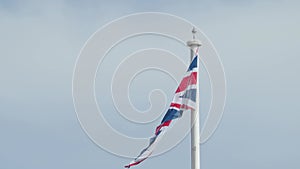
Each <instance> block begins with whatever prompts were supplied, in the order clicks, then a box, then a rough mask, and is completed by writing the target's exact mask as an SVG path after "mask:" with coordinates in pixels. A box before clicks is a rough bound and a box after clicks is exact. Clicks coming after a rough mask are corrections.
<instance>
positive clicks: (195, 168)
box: [187, 28, 201, 169]
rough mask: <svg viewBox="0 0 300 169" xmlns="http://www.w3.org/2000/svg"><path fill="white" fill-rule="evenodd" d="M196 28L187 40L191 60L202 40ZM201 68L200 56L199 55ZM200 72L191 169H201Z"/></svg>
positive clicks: (192, 135)
mask: <svg viewBox="0 0 300 169" xmlns="http://www.w3.org/2000/svg"><path fill="white" fill-rule="evenodd" d="M196 32H197V31H196V29H195V28H193V30H192V33H193V39H192V40H190V41H188V42H187V46H189V47H190V50H191V61H192V60H193V58H194V56H195V51H196V49H197V48H198V47H199V46H201V42H200V41H199V40H197V39H196V38H195V34H196ZM197 64H198V66H197V67H198V70H199V56H198V62H197ZM198 75H199V72H198V73H197V94H196V103H197V104H196V109H195V110H192V111H191V169H200V120H199V114H200V113H199V78H198Z"/></svg>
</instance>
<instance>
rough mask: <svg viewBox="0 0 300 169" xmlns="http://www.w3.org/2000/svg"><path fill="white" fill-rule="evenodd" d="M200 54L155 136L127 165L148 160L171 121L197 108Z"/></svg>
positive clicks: (179, 87) (187, 73)
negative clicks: (186, 111)
mask: <svg viewBox="0 0 300 169" xmlns="http://www.w3.org/2000/svg"><path fill="white" fill-rule="evenodd" d="M197 62H198V54H196V55H195V57H194V59H193V61H192V62H191V64H190V65H189V67H188V70H187V72H186V75H185V77H184V78H183V79H182V80H181V82H180V84H179V86H178V88H177V90H176V92H175V95H174V97H173V100H172V102H171V104H170V107H169V109H168V111H167V112H166V114H165V116H164V118H163V119H162V121H161V123H160V125H158V126H157V127H156V130H155V133H154V136H153V137H151V138H150V141H149V145H148V146H147V147H146V148H145V149H143V150H142V152H141V153H140V154H139V155H138V156H137V158H135V159H134V160H133V161H132V162H130V163H129V164H128V165H126V166H125V168H130V167H132V166H135V165H137V164H139V163H141V162H142V161H144V160H146V159H147V158H148V157H149V156H150V155H151V154H152V152H153V150H154V148H155V146H156V144H157V143H158V142H159V140H160V139H161V138H162V136H163V135H164V133H165V132H166V130H167V128H168V126H170V124H171V122H172V121H173V120H175V119H177V118H180V117H181V116H182V113H183V112H184V111H185V110H195V109H196V92H197V74H198V66H197V65H198V64H197Z"/></svg>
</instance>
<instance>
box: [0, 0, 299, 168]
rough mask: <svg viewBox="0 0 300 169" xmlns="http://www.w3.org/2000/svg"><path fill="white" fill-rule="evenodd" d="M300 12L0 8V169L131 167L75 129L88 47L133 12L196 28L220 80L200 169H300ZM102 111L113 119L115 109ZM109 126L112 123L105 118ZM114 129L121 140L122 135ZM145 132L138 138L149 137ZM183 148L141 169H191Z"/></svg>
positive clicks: (227, 6)
mask: <svg viewBox="0 0 300 169" xmlns="http://www.w3.org/2000/svg"><path fill="white" fill-rule="evenodd" d="M299 6H300V2H298V1H296V0H295V1H280V0H274V1H271V0H267V1H263V2H262V1H258V0H253V1H237V0H231V1H222V0H214V1H208V0H205V1H189V2H188V1H180V2H175V1H164V2H160V1H156V0H155V1H137V0H134V1H133V0H131V1H126V2H125V1H80V0H74V1H71V0H66V1H59V0H54V1H48V2H42V1H21V0H19V1H9V0H0V78H1V81H0V136H1V137H0V168H3V169H4V168H5V169H19V168H24V169H40V168H43V169H53V168H56V169H67V168H72V169H82V168H90V169H96V168H107V169H112V168H114V169H115V168H122V167H123V165H124V164H127V163H128V162H129V161H130V159H128V158H122V157H118V156H115V155H113V154H111V153H109V152H107V151H104V150H102V149H101V148H99V147H98V146H97V145H96V144H94V143H93V142H92V141H91V140H90V139H89V138H88V136H87V135H86V134H85V133H84V131H83V130H82V128H81V126H80V124H79V123H78V120H77V117H76V113H75V110H74V106H73V100H72V75H73V69H74V66H75V63H76V58H77V56H78V54H79V52H80V49H81V48H82V47H83V45H84V44H85V42H86V41H87V40H88V38H89V37H90V36H91V35H92V34H93V33H94V32H95V31H97V30H98V29H99V28H100V27H102V26H104V25H105V24H107V23H108V22H110V21H112V20H114V19H117V18H119V17H122V16H124V15H128V14H132V13H136V12H166V13H170V14H173V15H177V16H180V17H182V18H184V19H186V20H188V21H190V22H192V23H193V24H195V25H197V26H198V27H199V28H201V30H202V31H203V32H204V33H205V34H206V35H207V36H208V37H209V39H210V40H211V41H212V42H213V44H214V45H215V47H216V49H217V51H218V53H219V55H220V58H221V60H222V62H223V65H224V69H225V73H226V78H227V102H226V108H225V111H224V116H223V119H222V121H221V123H220V126H219V127H218V129H217V130H216V132H215V133H214V135H213V137H211V138H210V139H209V141H208V142H206V143H205V144H203V145H202V147H201V167H202V168H203V169H208V168H209V169H219V168H228V169H233V168H243V169H254V168H255V169H260V168H261V169H282V168H288V169H298V168H299V167H300V161H299V152H298V150H299V148H300V123H299V120H300V106H299V100H300V98H299V96H300V88H299V86H300V79H299V75H298V74H299V72H300V64H299V63H300V59H299V54H300V52H299V47H298V45H299V44H300V32H299V30H300V22H299V21H300V11H299ZM174 29H176V28H174ZM132 43H133V42H132ZM150 47H151V46H150ZM120 49H122V48H120ZM174 50H176V49H174ZM120 53H122V51H120ZM120 57H122V56H120ZM124 57H125V56H124ZM182 58H183V60H184V57H182ZM185 61H188V56H187V58H186V60H185ZM108 64H109V60H108ZM152 73H153V74H151V73H149V72H148V74H147V73H146V74H145V75H144V76H140V79H136V80H137V81H138V80H140V81H139V82H136V84H135V85H134V84H133V86H132V87H133V89H132V92H133V93H132V95H131V96H132V98H133V99H132V100H133V102H134V104H135V105H136V106H137V107H139V108H140V109H146V108H147V100H139V99H137V98H138V97H139V96H140V94H141V93H139V92H140V91H142V90H141V89H140V88H141V86H143V79H147V77H148V76H149V77H151V78H152V80H153V81H155V76H153V75H157V76H165V75H161V74H159V72H152ZM149 77H148V79H149ZM165 78H167V80H168V77H165ZM169 80H170V83H165V82H164V83H163V84H162V86H158V87H162V88H163V89H164V90H166V94H167V95H168V96H167V99H168V101H169V100H170V99H171V97H172V92H173V90H174V89H175V88H176V83H175V81H174V80H172V78H169ZM156 82H157V81H156ZM166 84H170V87H168V85H166ZM145 85H149V84H148V83H147V84H146V83H145ZM135 87H136V88H138V87H139V90H136V88H135ZM147 87H149V86H147ZM150 87H151V85H150ZM154 87H157V84H156V83H155V84H154ZM147 90H148V88H147ZM100 93H101V91H99V93H98V94H100ZM97 96H98V97H99V95H97ZM145 96H146V93H145ZM141 98H142V99H145V97H141ZM102 99H103V98H102ZM100 101H101V99H100ZM207 102H208V101H207ZM103 109H104V110H113V108H112V107H111V104H107V105H106V107H104V108H103ZM112 113H114V115H111V117H112V116H116V112H112ZM106 116H107V119H108V121H112V118H111V117H110V114H109V113H107V114H106ZM112 123H113V125H115V127H116V128H117V129H120V130H122V128H124V127H123V126H124V125H127V124H126V123H125V122H124V121H122V123H120V124H118V121H117V122H116V121H114V122H112ZM156 124H157V122H156V123H152V124H151V125H149V126H148V127H149V129H152V128H153V129H154V128H155V125H156ZM128 126H130V124H128ZM129 129H130V127H129ZM149 131H150V130H148V128H147V133H141V135H139V136H143V137H147V134H148V133H149ZM121 132H122V131H121ZM124 132H126V131H124ZM149 137H150V135H149ZM189 143H190V139H189V137H187V138H185V139H184V140H183V141H182V142H181V143H180V144H179V145H178V146H176V147H175V148H174V149H172V150H171V151H169V152H167V153H165V154H163V155H161V156H159V157H154V158H151V159H148V160H147V161H145V162H144V163H142V164H141V165H140V166H138V167H137V168H143V169H151V168H189V167H190V150H189ZM128 151H130V150H128Z"/></svg>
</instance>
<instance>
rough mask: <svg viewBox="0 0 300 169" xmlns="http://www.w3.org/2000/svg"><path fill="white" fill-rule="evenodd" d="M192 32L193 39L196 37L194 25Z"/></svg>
mask: <svg viewBox="0 0 300 169" xmlns="http://www.w3.org/2000/svg"><path fill="white" fill-rule="evenodd" d="M192 33H193V39H195V38H196V33H197V30H196V28H195V27H193V30H192Z"/></svg>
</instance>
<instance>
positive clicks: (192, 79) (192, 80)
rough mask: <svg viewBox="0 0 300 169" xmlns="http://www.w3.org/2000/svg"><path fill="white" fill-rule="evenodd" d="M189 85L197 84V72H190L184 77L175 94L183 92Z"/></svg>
mask: <svg viewBox="0 0 300 169" xmlns="http://www.w3.org/2000/svg"><path fill="white" fill-rule="evenodd" d="M191 84H197V72H192V73H191V74H190V75H189V76H186V77H184V78H183V79H182V80H181V82H180V85H179V86H178V88H177V90H176V92H175V93H178V92H181V91H184V90H185V89H186V88H187V86H188V85H191Z"/></svg>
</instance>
